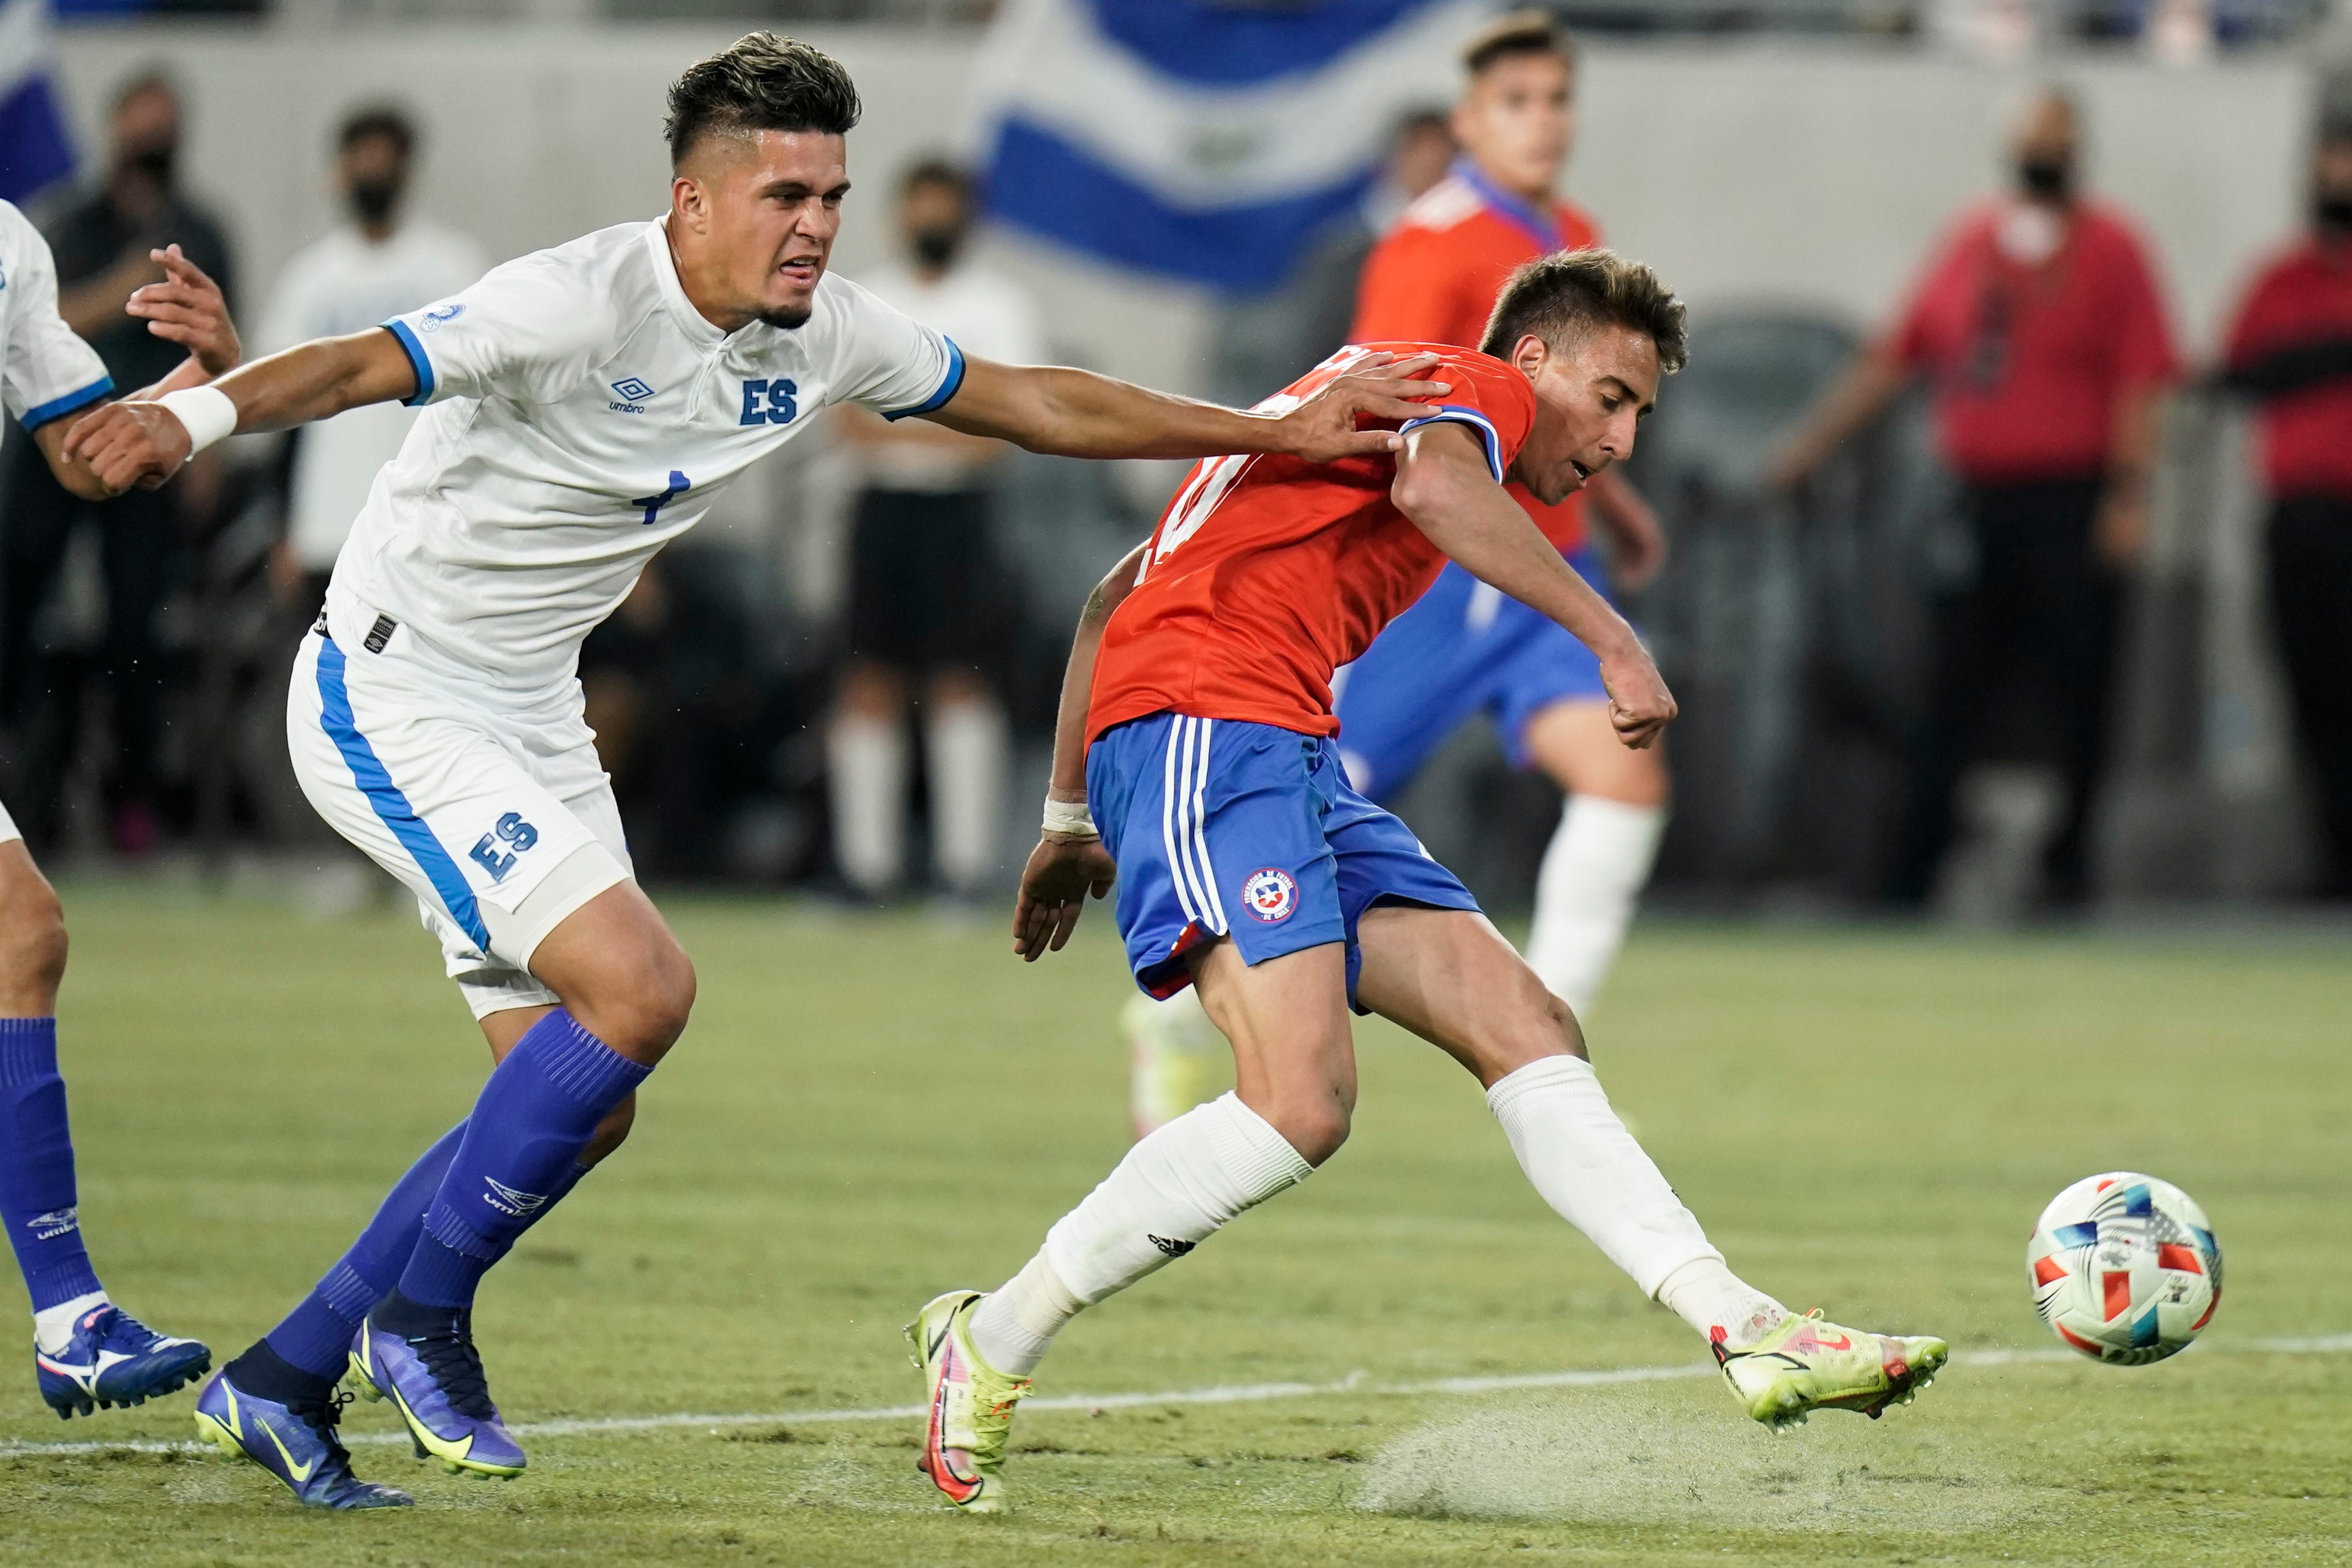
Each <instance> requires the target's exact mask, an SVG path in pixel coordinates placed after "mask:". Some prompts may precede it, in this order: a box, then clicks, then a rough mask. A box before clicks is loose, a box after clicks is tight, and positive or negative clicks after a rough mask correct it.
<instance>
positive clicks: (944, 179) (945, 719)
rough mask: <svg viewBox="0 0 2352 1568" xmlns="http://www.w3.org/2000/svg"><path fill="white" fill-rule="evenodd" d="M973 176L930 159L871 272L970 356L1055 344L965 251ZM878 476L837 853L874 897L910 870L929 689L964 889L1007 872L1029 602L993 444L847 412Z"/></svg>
mask: <svg viewBox="0 0 2352 1568" xmlns="http://www.w3.org/2000/svg"><path fill="white" fill-rule="evenodd" d="M971 217H972V193H971V183H970V181H969V179H968V177H967V176H966V175H965V174H964V173H963V172H962V171H961V170H960V169H958V168H956V167H955V166H954V165H952V164H950V163H946V162H939V161H936V160H934V161H929V162H921V163H918V164H917V165H915V167H913V168H912V169H910V170H908V172H907V174H906V176H905V177H904V179H903V180H902V181H901V183H900V185H899V192H898V243H899V246H900V247H901V250H902V252H903V256H904V258H903V260H901V261H900V262H898V263H897V264H895V265H892V266H888V267H882V268H878V269H877V270H876V271H875V272H873V273H872V274H871V275H869V276H867V277H865V278H864V279H862V280H861V281H863V282H864V283H865V285H866V287H868V288H870V289H872V290H873V291H874V292H875V293H876V294H877V295H879V296H880V297H881V298H883V299H884V300H886V301H887V302H888V303H889V304H890V305H892V306H893V307H895V308H898V309H899V310H902V311H904V312H906V313H907V314H908V316H911V317H913V318H914V319H917V320H919V321H921V322H923V323H925V324H926V325H928V326H930V327H934V328H936V329H939V330H940V331H941V332H944V333H945V334H947V336H948V337H949V338H950V339H952V340H954V341H955V342H956V343H957V344H958V345H959V346H960V347H961V349H962V350H963V351H964V352H965V353H967V354H974V355H978V356H980V357H981V358H982V359H989V360H996V361H1010V362H1013V363H1021V364H1029V363H1034V362H1036V361H1038V360H1040V359H1042V358H1043V357H1044V348H1043V344H1042V342H1041V340H1040V336H1039V332H1038V326H1037V319H1036V313H1035V309H1034V306H1033V305H1032V304H1031V302H1030V300H1029V298H1028V297H1027V296H1026V295H1025V294H1024V292H1023V291H1022V289H1021V287H1020V286H1019V285H1017V284H1016V283H1014V282H1013V280H1012V279H1011V278H1009V277H1005V276H1003V274H1001V273H998V272H995V271H993V270H992V269H991V268H989V267H987V266H985V265H984V264H981V263H975V262H973V261H971V260H969V259H968V258H966V257H965V256H964V254H963V253H964V247H965V243H966V241H967V239H968V238H969V237H970V231H971ZM840 418H841V423H840V429H841V433H842V434H843V435H844V436H845V438H846V439H847V440H848V441H849V442H850V443H851V444H853V445H854V447H855V448H856V451H857V453H858V455H859V458H860V461H861V462H862V464H863V466H864V478H865V486H864V489H863V490H862V491H861V493H860V494H859V496H858V498H857V507H856V532H855V534H854V536H853V538H852V541H851V545H850V603H849V664H848V668H847V669H846V670H845V672H844V673H843V675H842V681H841V692H840V703H839V707H838V710H837V711H836V713H835V716H834V720H833V724H832V727H831V731H830V733H829V735H828V737H827V753H828V762H829V765H830V773H831V779H832V792H833V831H834V855H835V861H836V862H838V863H839V865H840V867H841V872H842V874H843V875H844V876H845V878H847V879H848V881H849V883H850V885H851V886H853V887H855V888H856V889H857V890H858V891H859V892H861V893H865V894H879V893H883V892H886V891H887V890H889V889H891V888H893V887H895V886H896V885H897V884H898V883H900V882H901V881H902V880H904V878H905V876H906V870H907V867H906V859H907V855H906V828H907V783H908V774H909V772H910V771H911V767H910V761H911V759H910V758H909V755H908V744H907V711H908V704H909V702H910V701H914V700H917V699H918V698H919V701H920V704H921V706H922V713H923V731H924V738H925V743H926V744H925V758H926V778H927V779H928V781H929V794H930V808H931V812H930V821H931V853H932V858H933V859H934V861H935V862H937V865H938V870H939V877H940V882H941V883H944V884H945V886H946V887H947V888H948V889H949V890H950V891H951V892H954V893H957V894H972V893H976V892H978V891H979V890H980V889H981V888H982V885H983V884H984V883H985V882H986V881H987V879H988V878H989V877H990V876H991V875H992V874H993V873H995V871H996V869H997V864H998V860H999V850H1000V845H999V838H1000V829H1001V827H1002V825H1003V800H1004V773H1005V768H1006V765H1007V758H1008V752H1009V750H1010V740H1009V738H1008V735H1007V729H1006V722H1005V714H1004V703H1003V696H1002V695H1001V687H1002V685H1003V680H1004V674H1005V668H1004V666H1005V661H1006V658H1007V655H1008V653H1009V650H1010V648H1011V645H1012V631H1013V606H1012V604H1011V601H1010V599H1009V595H1008V591H1007V584H1006V581H1005V574H1004V572H1003V570H1002V569H1001V567H1000V566H999V564H998V559H997V553H996V548H995V543H994V541H993V539H992V537H991V536H992V528H991V526H990V518H989V509H990V487H991V478H992V476H991V473H990V471H991V469H992V468H993V467H994V465H996V463H997V462H998V460H999V459H1000V458H1001V457H1002V456H1003V454H1004V450H1005V449H1004V447H1003V446H1002V445H1001V444H998V443H996V442H993V441H984V440H980V439H977V438H975V437H972V436H967V435H959V434H956V433H955V432H953V431H951V430H947V429H944V428H942V427H941V426H940V425H937V424H933V423H929V422H928V421H922V420H911V421H901V422H898V423H886V422H885V421H884V420H882V419H881V418H879V417H877V415H874V414H872V413H866V412H864V411H862V410H857V409H850V408H845V409H843V410H842V411H841V416H840Z"/></svg>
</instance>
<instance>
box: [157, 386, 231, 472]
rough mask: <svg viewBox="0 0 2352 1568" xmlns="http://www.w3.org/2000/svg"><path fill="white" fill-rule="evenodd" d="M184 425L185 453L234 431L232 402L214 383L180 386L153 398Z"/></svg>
mask: <svg viewBox="0 0 2352 1568" xmlns="http://www.w3.org/2000/svg"><path fill="white" fill-rule="evenodd" d="M155 401H156V402H159V403H162V404H163V406H164V407H165V408H167V409H169V410H171V413H172V417H173V419H176V420H178V421H179V422H180V423H182V424H184V425H185V426H187V430H188V455H189V456H191V457H194V455H196V454H197V453H199V452H202V451H203V450H204V449H205V447H207V446H210V445H211V444H213V443H215V442H216V441H219V440H221V439H223V438H224V437H226V436H229V435H233V434H236V403H234V402H230V401H229V395H228V393H226V392H223V391H221V390H220V388H218V387H184V388H182V389H181V390H180V391H178V392H165V393H164V394H163V396H162V397H159V398H157V399H156V400H155Z"/></svg>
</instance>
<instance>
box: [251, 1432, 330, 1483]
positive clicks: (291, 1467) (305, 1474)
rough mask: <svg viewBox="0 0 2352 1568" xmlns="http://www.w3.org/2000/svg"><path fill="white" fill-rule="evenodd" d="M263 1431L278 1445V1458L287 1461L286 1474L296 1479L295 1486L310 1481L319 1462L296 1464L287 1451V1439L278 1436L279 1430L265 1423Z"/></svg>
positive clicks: (314, 1460)
mask: <svg viewBox="0 0 2352 1568" xmlns="http://www.w3.org/2000/svg"><path fill="white" fill-rule="evenodd" d="M261 1429H262V1430H263V1431H265V1432H267V1433H268V1434H269V1440H270V1441H271V1442H273V1443H275V1444H277V1445H278V1458H281V1459H284V1460H285V1461H286V1473H287V1474H288V1475H289V1476H292V1477H293V1478H294V1484H295V1485H296V1486H298V1487H299V1486H300V1485H301V1484H302V1483H303V1482H304V1481H307V1480H309V1479H310V1472H311V1471H313V1470H315V1469H318V1468H319V1461H318V1460H316V1459H312V1460H311V1461H310V1463H309V1464H307V1465H298V1464H296V1463H295V1462H294V1456H293V1455H291V1454H289V1453H288V1452H287V1451H286V1439H285V1438H283V1437H279V1436H278V1428H277V1427H273V1426H271V1425H269V1423H268V1422H267V1421H265V1422H263V1423H262V1424H261Z"/></svg>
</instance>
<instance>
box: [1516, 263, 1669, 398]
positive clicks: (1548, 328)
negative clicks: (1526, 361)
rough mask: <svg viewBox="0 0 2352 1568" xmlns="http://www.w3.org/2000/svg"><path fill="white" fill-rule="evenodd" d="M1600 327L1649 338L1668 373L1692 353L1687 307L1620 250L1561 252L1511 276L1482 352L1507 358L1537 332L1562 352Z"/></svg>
mask: <svg viewBox="0 0 2352 1568" xmlns="http://www.w3.org/2000/svg"><path fill="white" fill-rule="evenodd" d="M1596 327H1623V328H1626V329H1630V330H1632V331H1635V332H1640V333H1642V334H1643V335H1644V336H1645V337H1647V338H1648V339H1649V340H1650V341H1651V342H1653V343H1655V344H1656V345H1657V346H1658V369H1660V370H1661V371H1664V372H1665V373H1666V374H1668V375H1672V374H1674V373H1675V371H1678V370H1681V369H1682V368H1683V361H1685V359H1687V358H1688V357H1689V354H1690V344H1689V341H1688V337H1687V329H1686V326H1685V321H1684V312H1683V302H1682V301H1681V300H1679V299H1677V298H1675V294H1674V290H1672V289H1670V288H1668V287H1666V286H1665V285H1664V283H1663V282H1661V281H1659V278H1658V275H1657V274H1656V273H1654V272H1653V271H1651V270H1650V269H1649V267H1646V266H1644V265H1643V264H1642V263H1641V262H1638V261H1633V260H1629V259H1628V258H1626V257H1624V256H1619V255H1618V254H1617V253H1616V252H1615V251H1613V250H1561V251H1554V252H1553V253H1552V254H1551V255H1549V256H1538V257H1537V258H1536V259H1535V260H1533V261H1531V262H1528V264H1527V265H1526V266H1524V267H1520V268H1519V269H1518V270H1517V272H1514V273H1513V274H1511V277H1510V281H1509V282H1507V283H1506V284H1504V285H1503V292H1502V294H1501V296H1500V297H1499V298H1496V301H1495V313H1494V314H1493V315H1492V316H1489V317H1488V318H1486V336H1485V337H1483V338H1481V339H1480V340H1478V349H1479V351H1480V352H1481V353H1487V354H1492V355H1494V356H1495V357H1496V358H1497V359H1507V358H1508V357H1509V355H1510V352H1511V349H1512V346H1513V345H1514V344H1516V343H1517V342H1518V340H1520V339H1522V338H1524V337H1527V336H1528V334H1530V333H1532V334H1534V335H1535V336H1536V337H1538V338H1541V339H1542V340H1544V341H1545V342H1547V343H1549V344H1550V345H1551V346H1552V347H1554V348H1556V349H1557V348H1562V347H1565V346H1566V345H1567V344H1569V343H1571V342H1574V341H1575V340H1577V339H1579V338H1580V337H1582V336H1583V335H1584V334H1585V333H1587V332H1590V331H1591V330H1592V329H1594V328H1596Z"/></svg>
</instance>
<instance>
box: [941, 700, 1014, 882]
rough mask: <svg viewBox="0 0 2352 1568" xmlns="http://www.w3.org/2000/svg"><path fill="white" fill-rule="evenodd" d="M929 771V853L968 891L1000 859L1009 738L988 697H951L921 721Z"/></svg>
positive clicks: (947, 876)
mask: <svg viewBox="0 0 2352 1568" xmlns="http://www.w3.org/2000/svg"><path fill="white" fill-rule="evenodd" d="M923 740H924V748H925V755H926V758H928V760H929V765H930V775H931V853H932V854H933V855H934V856H935V857H937V859H938V861H939V865H940V876H941V877H942V878H943V879H944V880H945V881H946V883H947V884H948V885H949V886H950V887H951V888H954V889H955V890H956V891H957V892H958V893H971V892H973V891H975V890H977V889H979V888H980V887H982V886H983V885H984V884H985V883H987V881H988V879H989V878H991V877H992V876H994V875H995V874H996V873H997V870H998V868H999V867H1000V866H1002V865H1003V861H1004V773H1005V769H1006V768H1008V767H1009V766H1010V762H1011V757H1012V752H1013V742H1012V739H1011V737H1010V736H1009V734H1008V733H1007V731H1006V729H1005V725H1004V710H1003V709H1002V708H1000V707H998V706H996V705H995V704H994V703H992V702H959V703H949V704H946V705H945V706H940V707H935V708H933V709H932V710H931V713H930V718H929V723H927V724H926V725H925V726H924V727H923Z"/></svg>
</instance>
